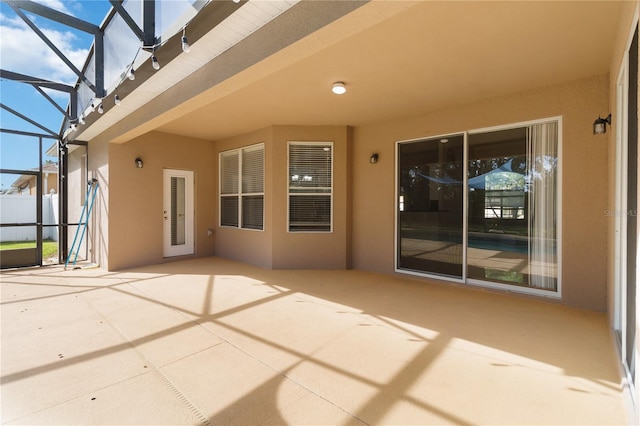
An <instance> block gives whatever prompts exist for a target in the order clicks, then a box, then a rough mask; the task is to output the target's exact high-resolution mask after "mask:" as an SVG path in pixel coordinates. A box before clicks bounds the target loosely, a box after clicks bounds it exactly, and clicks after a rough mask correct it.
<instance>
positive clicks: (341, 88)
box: [331, 81, 347, 95]
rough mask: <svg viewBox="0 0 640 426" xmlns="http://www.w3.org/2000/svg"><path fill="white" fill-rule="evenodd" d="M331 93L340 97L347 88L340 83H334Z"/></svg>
mask: <svg viewBox="0 0 640 426" xmlns="http://www.w3.org/2000/svg"><path fill="white" fill-rule="evenodd" d="M331 91H332V92H333V93H335V94H336V95H342V94H344V93H346V92H347V88H346V87H345V85H344V83H343V82H342V81H336V82H335V83H333V86H332V87H331Z"/></svg>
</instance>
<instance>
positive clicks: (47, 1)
mask: <svg viewBox="0 0 640 426" xmlns="http://www.w3.org/2000/svg"><path fill="white" fill-rule="evenodd" d="M38 3H40V4H42V5H44V6H47V7H50V8H51V9H55V10H57V11H58V12H63V13H66V14H67V15H71V14H72V13H70V12H69V9H67V7H66V6H65V4H64V3H63V2H62V1H61V0H38Z"/></svg>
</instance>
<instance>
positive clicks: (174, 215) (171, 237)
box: [163, 169, 194, 257]
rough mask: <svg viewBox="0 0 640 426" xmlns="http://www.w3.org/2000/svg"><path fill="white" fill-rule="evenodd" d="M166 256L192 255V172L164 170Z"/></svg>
mask: <svg viewBox="0 0 640 426" xmlns="http://www.w3.org/2000/svg"><path fill="white" fill-rule="evenodd" d="M163 180H164V197H163V199H164V202H163V205H164V211H163V219H164V257H171V256H183V255H187V254H193V252H194V238H193V222H194V218H193V216H194V212H193V172H191V171H187V170H171V169H165V170H164V179H163Z"/></svg>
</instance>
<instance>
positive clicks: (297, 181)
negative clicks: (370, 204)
mask: <svg viewBox="0 0 640 426" xmlns="http://www.w3.org/2000/svg"><path fill="white" fill-rule="evenodd" d="M332 171H333V150H332V144H331V143H304V142H290V143H289V231H292V232H305V231H307V232H309V231H312V232H330V231H331V215H332V188H333V182H332Z"/></svg>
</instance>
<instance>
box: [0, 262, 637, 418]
mask: <svg viewBox="0 0 640 426" xmlns="http://www.w3.org/2000/svg"><path fill="white" fill-rule="evenodd" d="M0 279H1V293H0V294H1V303H2V305H1V321H2V329H1V332H2V334H1V337H2V341H1V343H2V347H1V356H2V358H1V364H0V367H1V371H0V374H1V376H2V379H1V387H0V391H1V395H0V396H1V399H2V406H1V408H2V411H1V416H2V417H1V418H2V423H3V424H83V425H88V424H137V425H143V424H154V425H156V424H157V425H160V424H175V425H182V424H205V425H216V424H224V425H228V424H242V425H254V424H305V425H307V424H323V425H343V424H414V425H417V424H457V425H471V424H510V425H515V424H536V425H540V424H554V425H558V424H625V423H627V422H628V419H627V417H626V408H625V405H624V400H623V393H622V390H621V385H620V378H619V374H618V369H617V364H616V360H615V352H614V350H613V348H614V346H613V343H612V337H611V335H610V332H609V330H608V328H607V323H606V318H605V316H604V315H603V314H598V313H593V312H586V311H580V310H576V309H570V308H566V307H563V306H560V305H557V304H552V303H544V302H539V301H536V300H530V299H525V298H520V297H515V296H509V295H505V294H496V293H491V292H488V291H483V290H478V289H468V288H461V287H459V286H453V285H445V284H438V283H430V282H425V281H422V280H415V279H411V278H403V277H397V276H390V275H381V274H373V273H367V272H361V271H272V270H263V269H260V268H256V267H253V266H248V265H245V264H241V263H235V262H231V261H228V260H224V259H219V258H201V259H191V260H182V261H177V262H170V263H165V264H162V265H154V266H148V267H143V268H137V269H132V270H127V271H122V272H117V273H111V272H106V271H104V270H101V269H81V270H68V271H64V270H63V268H61V267H46V268H36V269H25V270H12V271H4V272H2V274H1V275H0Z"/></svg>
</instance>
